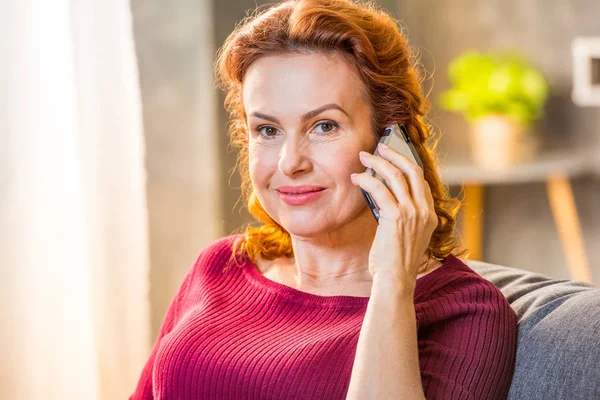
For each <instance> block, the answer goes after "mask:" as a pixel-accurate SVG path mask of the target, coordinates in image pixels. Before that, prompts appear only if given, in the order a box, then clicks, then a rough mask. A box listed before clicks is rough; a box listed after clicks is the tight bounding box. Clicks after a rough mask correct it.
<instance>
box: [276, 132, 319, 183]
mask: <svg viewBox="0 0 600 400" xmlns="http://www.w3.org/2000/svg"><path fill="white" fill-rule="evenodd" d="M307 152H308V145H307V144H306V143H305V141H304V139H303V138H295V137H292V136H289V137H288V138H286V140H285V143H284V144H283V145H282V147H281V151H280V153H279V163H278V167H279V170H280V171H281V173H282V174H284V175H286V176H293V175H295V174H297V173H299V172H301V171H308V170H309V169H310V167H311V163H310V159H309V158H308V157H307Z"/></svg>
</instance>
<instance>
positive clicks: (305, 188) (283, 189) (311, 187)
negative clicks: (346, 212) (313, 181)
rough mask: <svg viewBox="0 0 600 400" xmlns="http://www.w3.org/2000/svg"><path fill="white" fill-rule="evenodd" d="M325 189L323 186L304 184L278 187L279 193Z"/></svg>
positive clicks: (297, 192) (309, 191)
mask: <svg viewBox="0 0 600 400" xmlns="http://www.w3.org/2000/svg"><path fill="white" fill-rule="evenodd" d="M323 189H325V188H324V187H322V186H314V185H303V186H281V187H279V188H277V189H276V190H277V191H278V192H279V193H286V194H301V193H311V192H318V191H321V190H323Z"/></svg>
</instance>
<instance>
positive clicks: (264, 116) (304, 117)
mask: <svg viewBox="0 0 600 400" xmlns="http://www.w3.org/2000/svg"><path fill="white" fill-rule="evenodd" d="M331 109H335V110H340V111H341V112H343V113H344V114H346V116H347V117H348V118H350V115H348V113H347V112H346V110H344V109H343V108H342V107H341V106H340V105H339V104H336V103H330V104H325V105H324V106H321V107H317V108H315V109H314V110H312V111H309V112H307V113H306V114H304V115H302V116H301V117H300V120H301V121H302V122H306V121H308V120H309V119H311V118H313V117H316V116H317V115H319V114H321V113H322V112H323V111H326V110H331ZM250 116H252V117H258V118H262V119H266V120H267V121H271V122H275V123H276V124H281V123H280V122H279V120H278V119H277V118H275V117H273V116H271V115H268V114H263V113H261V112H258V111H254V112H253V113H252V114H250Z"/></svg>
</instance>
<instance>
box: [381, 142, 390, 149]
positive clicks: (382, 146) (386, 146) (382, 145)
mask: <svg viewBox="0 0 600 400" xmlns="http://www.w3.org/2000/svg"><path fill="white" fill-rule="evenodd" d="M379 147H381V148H382V149H387V148H388V145H386V144H383V143H379Z"/></svg>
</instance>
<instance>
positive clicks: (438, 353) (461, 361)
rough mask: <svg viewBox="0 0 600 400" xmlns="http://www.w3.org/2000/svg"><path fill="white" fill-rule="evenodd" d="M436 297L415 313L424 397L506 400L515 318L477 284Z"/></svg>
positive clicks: (493, 292)
mask: <svg viewBox="0 0 600 400" xmlns="http://www.w3.org/2000/svg"><path fill="white" fill-rule="evenodd" d="M463 282H464V281H463ZM440 292H442V291H440ZM438 295H439V297H438V298H436V299H434V301H432V302H430V303H429V304H428V306H427V307H424V308H423V309H422V310H421V312H418V313H417V319H418V320H419V363H420V369H421V379H422V383H423V389H424V391H425V397H426V398H427V399H444V400H446V399H461V400H465V399H473V400H477V399H506V398H507V396H508V391H509V388H510V383H511V380H512V375H513V371H514V362H515V353H516V342H517V340H516V339H517V316H516V314H515V312H514V311H513V309H512V308H511V306H510V304H509V303H508V301H507V300H506V298H505V297H504V296H503V295H502V292H500V290H499V289H498V288H496V287H495V286H494V285H493V284H492V283H490V282H488V281H485V280H483V279H481V280H479V281H478V282H476V283H475V282H473V281H470V282H468V284H464V285H460V287H448V288H444V289H443V293H438Z"/></svg>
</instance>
